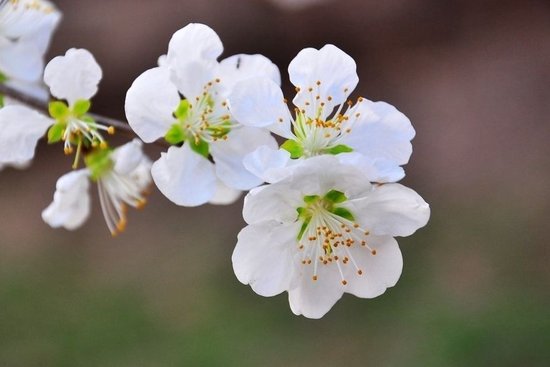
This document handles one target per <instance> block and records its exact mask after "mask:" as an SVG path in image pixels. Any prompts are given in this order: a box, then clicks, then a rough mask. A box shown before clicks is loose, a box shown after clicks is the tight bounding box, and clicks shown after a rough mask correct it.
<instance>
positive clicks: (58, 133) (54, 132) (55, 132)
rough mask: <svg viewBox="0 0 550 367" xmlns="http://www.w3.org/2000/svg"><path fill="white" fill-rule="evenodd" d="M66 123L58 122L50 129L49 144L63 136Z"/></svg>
mask: <svg viewBox="0 0 550 367" xmlns="http://www.w3.org/2000/svg"><path fill="white" fill-rule="evenodd" d="M65 126H66V125H65V124H64V123H61V122H56V123H55V124H53V125H52V126H51V127H50V129H49V130H48V144H53V143H57V142H58V141H60V140H61V138H62V137H63V132H64V131H65Z"/></svg>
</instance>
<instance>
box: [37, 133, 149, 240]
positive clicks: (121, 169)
mask: <svg viewBox="0 0 550 367" xmlns="http://www.w3.org/2000/svg"><path fill="white" fill-rule="evenodd" d="M86 165H87V167H86V168H84V169H80V170H77V171H72V172H69V173H67V174H65V175H63V176H61V178H60V179H59V180H58V181H57V185H56V191H55V194H54V199H53V202H52V203H51V204H50V205H49V206H48V207H47V208H46V209H45V210H44V211H43V212H42V218H43V219H44V221H45V222H46V223H48V224H49V225H50V226H52V227H54V228H57V227H64V228H66V229H69V230H73V229H76V228H78V227H80V226H81V225H82V224H83V223H84V221H85V220H86V219H87V218H88V216H89V213H90V193H89V186H90V181H94V182H96V183H97V187H98V193H99V200H100V204H101V210H102V212H103V216H104V217H105V222H106V223H107V227H108V228H109V230H110V231H111V234H112V235H116V234H118V233H119V232H121V231H123V230H124V228H125V227H126V223H127V215H126V214H127V213H126V212H127V206H132V207H135V208H141V207H143V205H145V203H146V199H145V195H146V193H147V189H148V187H149V186H150V184H151V174H150V169H151V161H150V160H149V158H148V157H147V156H146V155H145V154H144V153H143V151H142V143H141V141H139V140H137V139H134V140H133V141H131V142H129V143H126V144H124V145H122V146H120V147H118V148H116V149H114V150H112V151H111V150H110V149H103V150H97V151H96V152H95V154H94V153H91V154H90V155H89V156H88V157H87V158H86Z"/></svg>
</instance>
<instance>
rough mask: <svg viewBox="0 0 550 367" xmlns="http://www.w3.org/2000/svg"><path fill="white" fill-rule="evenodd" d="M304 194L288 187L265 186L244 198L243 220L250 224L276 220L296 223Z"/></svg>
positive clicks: (253, 190)
mask: <svg viewBox="0 0 550 367" xmlns="http://www.w3.org/2000/svg"><path fill="white" fill-rule="evenodd" d="M302 197H303V196H302V194H301V193H300V191H298V190H291V189H290V188H288V187H287V186H286V185H284V186H283V185H277V186H274V185H265V186H260V187H257V188H255V189H252V190H250V192H249V193H248V194H247V195H246V196H245V198H244V205H243V218H244V220H245V222H246V223H248V224H257V223H260V222H264V221H270V220H276V221H279V222H283V223H294V222H295V221H296V218H297V217H298V213H297V212H296V208H298V207H299V206H300V205H301V203H302Z"/></svg>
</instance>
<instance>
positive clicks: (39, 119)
mask: <svg viewBox="0 0 550 367" xmlns="http://www.w3.org/2000/svg"><path fill="white" fill-rule="evenodd" d="M52 124H53V121H52V120H51V119H50V118H48V117H46V116H44V115H42V114H40V113H38V112H36V111H35V110H32V109H30V108H28V107H25V106H20V105H9V106H6V107H4V108H2V109H0V129H2V133H1V134H0V163H7V164H14V163H18V162H23V161H28V160H30V159H32V158H33V156H34V150H35V148H36V143H37V142H38V139H40V138H41V137H42V136H43V135H44V133H45V132H46V130H47V129H48V127H49V126H50V125H52Z"/></svg>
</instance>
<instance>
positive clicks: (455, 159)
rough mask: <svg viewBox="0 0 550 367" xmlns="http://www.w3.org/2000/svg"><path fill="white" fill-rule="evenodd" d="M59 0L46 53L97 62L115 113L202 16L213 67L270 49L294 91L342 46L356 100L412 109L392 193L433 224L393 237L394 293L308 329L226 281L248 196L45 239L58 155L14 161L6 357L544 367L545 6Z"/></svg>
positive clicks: (0, 306) (157, 202)
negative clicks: (303, 65) (307, 71)
mask: <svg viewBox="0 0 550 367" xmlns="http://www.w3.org/2000/svg"><path fill="white" fill-rule="evenodd" d="M55 3H56V4H57V5H58V6H59V8H60V9H61V10H62V11H63V12H64V16H65V17H64V20H63V22H62V23H61V26H60V28H59V30H58V32H57V34H56V36H55V38H54V40H53V44H52V47H51V52H50V57H53V56H55V55H59V54H63V53H64V52H65V50H66V49H68V48H70V47H85V48H88V49H89V50H91V51H92V52H93V53H94V55H95V56H96V58H97V60H98V61H99V63H100V64H101V65H102V67H103V70H104V79H103V81H102V84H101V88H100V92H99V94H98V95H97V97H96V98H95V99H94V101H93V102H94V107H93V108H94V111H95V112H98V113H103V114H107V115H111V116H114V117H118V118H123V105H124V96H125V93H126V90H127V89H128V88H129V86H130V84H131V83H132V81H133V80H134V79H135V78H136V77H137V76H138V75H139V74H140V73H141V72H143V71H144V70H146V69H148V68H150V67H153V66H154V65H155V63H156V60H157V57H158V56H159V55H161V54H163V53H165V52H166V50H167V45H168V41H169V38H170V36H171V35H172V33H173V32H175V31H176V30H177V29H179V28H181V27H183V26H184V25H186V24H187V23H190V22H203V23H206V24H208V25H210V26H211V27H213V28H214V29H215V30H216V31H217V32H218V33H219V35H220V37H221V39H222V41H223V42H224V45H225V52H224V57H225V56H230V55H232V54H235V53H262V54H264V55H266V56H268V57H269V58H271V59H272V60H273V61H274V62H275V63H276V64H277V65H278V66H279V67H280V69H281V71H282V74H283V83H284V85H285V86H286V90H287V91H288V94H287V95H290V89H291V88H289V83H288V77H287V75H286V66H287V65H288V63H289V62H290V61H291V60H292V58H293V57H294V56H295V55H296V53H297V52H298V51H299V50H300V49H302V48H304V47H308V46H313V47H316V48H319V47H321V46H323V45H324V44H325V43H334V44H336V45H337V46H339V47H340V48H342V49H343V50H345V51H346V52H347V53H349V54H350V55H351V56H352V57H354V59H355V60H356V61H357V64H358V73H359V77H360V83H359V86H358V88H357V90H356V91H355V93H354V96H355V97H356V96H359V95H361V96H365V97H367V98H369V99H372V100H384V101H387V102H390V103H392V104H393V105H395V106H397V107H398V108H399V109H400V110H401V111H402V112H404V113H405V114H406V115H407V116H408V117H409V118H410V119H411V120H412V122H413V125H414V127H415V128H416V130H417V137H416V138H415V139H414V141H413V146H414V153H413V156H412V159H411V162H410V163H409V164H408V165H407V166H406V171H407V177H406V178H405V179H404V181H403V183H404V184H406V185H408V186H411V187H413V188H414V189H415V190H417V191H418V192H419V193H420V194H421V195H422V196H423V197H424V198H425V199H426V201H428V202H429V203H430V204H431V207H432V218H431V221H430V223H429V224H428V226H427V227H426V228H424V229H422V230H420V231H419V232H417V233H416V234H415V235H414V236H412V237H410V238H403V239H400V240H399V243H400V245H401V249H402V252H403V256H404V259H405V267H404V271H403V275H402V277H401V280H400V281H399V283H398V284H397V286H396V287H395V288H392V289H389V290H388V291H387V292H386V294H384V295H383V296H381V297H379V298H376V299H374V300H361V299H357V298H355V297H353V296H350V295H345V296H344V298H343V299H342V300H341V301H340V302H338V303H337V304H336V306H335V307H334V308H333V309H332V310H331V311H330V312H329V313H328V314H327V316H326V317H324V318H323V319H321V320H318V321H313V320H307V319H305V318H303V317H296V316H294V315H293V314H292V312H291V311H290V309H289V307H288V301H287V297H286V294H284V295H279V296H277V297H274V298H272V299H267V298H262V297H260V296H257V295H256V294H255V293H254V292H253V291H252V290H251V289H250V288H249V287H247V286H244V285H242V284H240V283H239V282H238V281H237V279H236V278H235V276H234V275H233V271H232V268H231V261H230V256H231V252H232V250H233V247H234V245H235V242H236V235H237V233H238V231H239V230H240V229H241V228H242V227H243V225H244V223H243V221H242V219H241V216H240V210H241V207H242V201H239V202H238V203H236V204H234V205H231V206H226V207H213V206H204V207H201V208H195V209H186V208H180V207H176V206H175V205H172V204H171V203H170V202H169V201H168V200H166V199H165V198H164V197H163V196H162V195H160V194H159V193H158V191H154V192H153V194H152V195H151V197H150V203H149V205H148V206H147V208H146V209H145V210H144V211H142V212H135V211H132V212H131V213H130V222H129V225H128V228H127V230H126V232H125V233H124V234H123V235H121V236H119V237H117V238H114V239H113V238H111V236H110V235H109V233H108V230H107V228H106V226H105V224H104V222H103V218H102V215H101V213H100V210H99V202H98V201H97V198H96V200H95V201H94V202H93V206H94V212H93V215H92V217H91V219H90V220H89V221H88V222H87V223H86V224H85V225H84V226H83V227H82V228H81V229H79V230H78V231H76V232H67V231H64V230H52V229H50V228H49V227H48V226H47V225H46V224H45V223H43V222H42V220H41V218H40V212H41V210H42V209H43V208H45V207H46V206H47V205H48V204H49V203H50V201H51V199H52V195H53V191H54V187H55V181H56V179H57V177H59V176H60V175H61V174H63V173H65V172H66V171H68V169H69V166H70V158H66V157H65V156H63V154H62V152H61V150H59V149H58V148H59V147H58V146H56V147H54V148H53V149H52V147H48V146H47V145H46V144H41V145H39V147H38V158H37V159H36V160H35V161H34V163H33V165H32V166H31V167H30V168H29V169H28V170H23V171H18V170H14V169H7V170H4V171H2V172H1V174H0V202H1V205H0V365H1V366H15V367H17V366H119V367H120V366H259V365H261V366H310V365H311V366H340V365H346V366H451V367H452V366H493V365H498V366H510V367H512V366H547V365H548V363H549V361H550V313H549V310H550V292H549V289H550V287H549V284H550V282H549V281H550V266H549V265H550V264H549V260H550V246H548V239H549V238H550V226H549V224H548V218H549V217H550V190H549V189H550V186H549V184H548V182H549V179H550V144H549V138H550V121H549V117H548V116H550V3H549V2H548V1H531V0H517V1H507V0H499V1H496V0H495V1H490V0H486V1H482V0H460V1H459V0H451V1H439V0H386V1H374V0H373V1H367V0H336V1H332V0H324V1H322V0H263V1H262V0H232V1H221V0H219V1H216V0H157V1H148V2H144V1H140V2H136V1H131V0H111V1H104V2H97V1H75V0H58V1H55ZM123 141H124V140H122V139H121V140H120V142H123ZM148 149H149V150H148V152H149V153H150V155H151V157H152V158H154V159H156V158H157V157H158V156H159V154H160V149H158V148H156V147H148ZM94 195H95V192H94Z"/></svg>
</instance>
